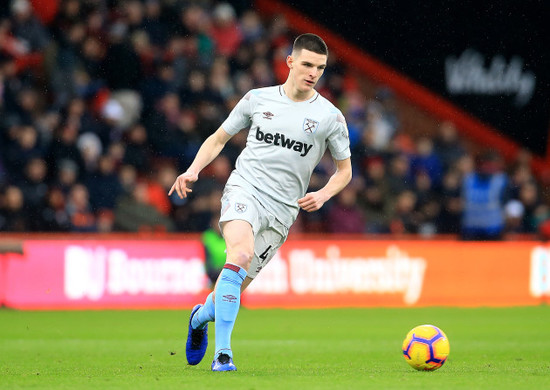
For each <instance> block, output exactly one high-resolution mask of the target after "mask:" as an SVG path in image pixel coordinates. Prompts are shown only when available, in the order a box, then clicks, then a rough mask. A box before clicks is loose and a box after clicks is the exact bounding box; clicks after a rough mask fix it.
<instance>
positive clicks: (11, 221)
mask: <svg viewBox="0 0 550 390" xmlns="http://www.w3.org/2000/svg"><path fill="white" fill-rule="evenodd" d="M0 196H1V197H0V230H3V231H8V232H25V231H28V230H30V220H29V214H28V212H27V210H26V209H25V203H24V198H23V192H21V190H20V189H19V187H16V186H13V185H11V186H8V187H7V188H6V189H5V191H4V193H3V194H0Z"/></svg>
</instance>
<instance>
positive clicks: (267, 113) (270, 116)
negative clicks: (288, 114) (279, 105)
mask: <svg viewBox="0 0 550 390" xmlns="http://www.w3.org/2000/svg"><path fill="white" fill-rule="evenodd" d="M263 114H264V119H269V120H271V118H273V117H274V116H275V114H273V113H272V112H269V111H266V112H264V113H263Z"/></svg>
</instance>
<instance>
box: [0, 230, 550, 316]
mask: <svg viewBox="0 0 550 390" xmlns="http://www.w3.org/2000/svg"><path fill="white" fill-rule="evenodd" d="M207 293H208V280H207V277H206V275H205V272H204V251H203V247H202V245H201V243H200V242H199V241H198V240H196V239H182V240H137V239H136V240H132V239H121V240H38V239H37V240H35V239H32V240H28V241H24V243H23V255H3V256H2V257H0V303H2V304H3V305H6V306H9V307H14V308H19V309H52V308H56V309H87V308H91V309H93V308H189V307H191V306H192V305H194V304H196V303H199V302H202V301H203V300H204V297H205V296H206V294H207ZM549 297H550V246H549V245H542V244H540V243H537V242H491V243H473V242H459V241H369V240H302V239H300V240H298V239H290V240H289V241H288V242H287V243H285V244H284V245H283V247H282V248H281V249H280V251H279V253H278V254H277V255H276V256H275V258H274V259H273V260H272V261H271V262H270V263H269V264H268V265H267V266H266V267H265V269H263V270H262V272H261V273H260V274H259V276H258V277H257V279H256V280H255V281H254V282H252V283H251V284H250V286H249V288H248V289H247V291H246V292H245V293H244V295H243V299H242V303H243V305H244V306H247V307H285V308H298V307H350V306H355V307H372V306H392V307H401V306H402V307H407V306H430V305H438V306H447V305H448V306H510V305H536V304H539V303H541V302H548V301H550V300H549Z"/></svg>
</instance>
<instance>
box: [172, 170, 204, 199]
mask: <svg viewBox="0 0 550 390" xmlns="http://www.w3.org/2000/svg"><path fill="white" fill-rule="evenodd" d="M197 180H199V175H198V174H196V173H193V172H189V171H187V172H184V173H182V174H181V175H179V176H178V177H177V178H176V181H175V182H174V184H173V185H172V188H170V192H168V196H170V195H172V193H173V192H174V191H176V192H177V194H178V196H179V197H180V198H181V199H183V198H187V193H188V192H193V190H192V189H191V187H190V185H191V184H193V183H194V182H196V181H197Z"/></svg>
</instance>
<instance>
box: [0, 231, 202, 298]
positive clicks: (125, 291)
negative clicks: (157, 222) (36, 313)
mask: <svg viewBox="0 0 550 390" xmlns="http://www.w3.org/2000/svg"><path fill="white" fill-rule="evenodd" d="M23 252H24V255H23V256H22V257H20V256H15V255H14V256H11V257H9V258H8V259H7V260H4V261H6V264H4V266H3V268H4V278H3V280H4V282H3V284H4V286H3V290H4V293H3V294H0V296H2V295H3V299H4V304H5V305H6V306H10V307H15V308H22V309H34V308H119V307H120V308H155V307H186V306H189V305H191V304H193V303H194V302H195V301H197V300H199V299H202V297H203V295H204V289H205V287H206V284H207V280H206V275H205V272H204V250H203V247H202V245H201V244H200V242H198V241H156V240H155V241H131V240H129V241H111V240H108V241H89V240H81V241H61V240H44V241H42V240H29V241H25V242H24V244H23ZM0 280H1V279H0ZM0 289H1V287H0Z"/></svg>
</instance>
